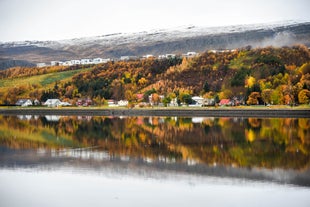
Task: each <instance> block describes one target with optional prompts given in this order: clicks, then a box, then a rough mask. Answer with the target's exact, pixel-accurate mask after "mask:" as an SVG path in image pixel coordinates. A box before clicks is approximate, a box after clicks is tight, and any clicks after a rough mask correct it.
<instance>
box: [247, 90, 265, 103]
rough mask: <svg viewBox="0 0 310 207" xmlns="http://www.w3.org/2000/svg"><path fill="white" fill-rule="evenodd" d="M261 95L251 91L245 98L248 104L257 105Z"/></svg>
mask: <svg viewBox="0 0 310 207" xmlns="http://www.w3.org/2000/svg"><path fill="white" fill-rule="evenodd" d="M260 98H261V95H260V93H259V92H252V93H251V94H250V96H249V98H248V100H247V102H246V103H247V104H248V105H258V104H259V99H260Z"/></svg>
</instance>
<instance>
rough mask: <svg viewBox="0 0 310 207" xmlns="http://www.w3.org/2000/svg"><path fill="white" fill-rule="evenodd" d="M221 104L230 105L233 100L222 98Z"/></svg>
mask: <svg viewBox="0 0 310 207" xmlns="http://www.w3.org/2000/svg"><path fill="white" fill-rule="evenodd" d="M219 105H220V106H228V105H231V101H230V100H229V99H222V100H221V101H220V103H219Z"/></svg>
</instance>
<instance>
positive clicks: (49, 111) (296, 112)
mask: <svg viewBox="0 0 310 207" xmlns="http://www.w3.org/2000/svg"><path fill="white" fill-rule="evenodd" d="M0 115H40V116H44V115H58V116H178V117H262V118H263V117H266V118H268V117H270V118H272V117H279V118H282V117H283V118H285V117H288V118H289V117H291V118H310V109H268V108H266V109H232V108H229V109H222V108H218V109H208V108H202V109H188V108H186V109H184V108H180V109H169V108H158V109H157V108H153V109H151V108H147V109H126V108H111V109H109V108H104V109H94V108H0Z"/></svg>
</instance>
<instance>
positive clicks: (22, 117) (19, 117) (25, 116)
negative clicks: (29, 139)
mask: <svg viewBox="0 0 310 207" xmlns="http://www.w3.org/2000/svg"><path fill="white" fill-rule="evenodd" d="M17 118H18V119H20V120H28V121H29V120H31V119H32V115H18V116H17Z"/></svg>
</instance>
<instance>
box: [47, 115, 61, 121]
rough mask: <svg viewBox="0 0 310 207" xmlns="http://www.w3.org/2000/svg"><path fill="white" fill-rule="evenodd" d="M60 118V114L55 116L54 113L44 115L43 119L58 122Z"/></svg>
mask: <svg viewBox="0 0 310 207" xmlns="http://www.w3.org/2000/svg"><path fill="white" fill-rule="evenodd" d="M60 118H61V116H56V115H46V116H45V119H46V120H47V121H50V122H58V121H59V119H60Z"/></svg>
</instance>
